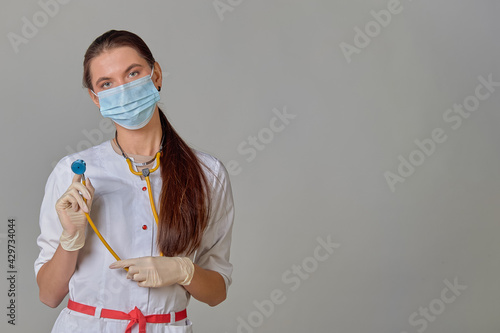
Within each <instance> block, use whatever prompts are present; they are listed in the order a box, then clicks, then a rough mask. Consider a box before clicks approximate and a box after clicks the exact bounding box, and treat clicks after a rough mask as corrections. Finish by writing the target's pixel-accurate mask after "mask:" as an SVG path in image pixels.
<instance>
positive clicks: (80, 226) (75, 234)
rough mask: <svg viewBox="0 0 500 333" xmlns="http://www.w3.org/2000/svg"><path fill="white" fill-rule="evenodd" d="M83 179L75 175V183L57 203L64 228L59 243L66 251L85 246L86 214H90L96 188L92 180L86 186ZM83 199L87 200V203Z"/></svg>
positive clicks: (88, 180) (58, 214) (87, 181)
mask: <svg viewBox="0 0 500 333" xmlns="http://www.w3.org/2000/svg"><path fill="white" fill-rule="evenodd" d="M81 179H82V175H75V176H74V177H73V183H71V185H70V186H69V187H68V189H67V190H66V192H64V194H63V195H62V196H61V197H60V198H59V200H57V202H56V211H57V216H58V217H59V221H60V222H61V225H62V227H63V232H62V234H61V237H60V239H59V242H60V244H61V247H62V248H63V249H65V250H66V251H76V250H79V249H81V248H82V247H83V245H85V228H86V227H87V218H86V216H85V214H84V212H85V213H89V212H90V208H91V206H92V198H93V196H94V187H93V186H92V183H91V182H90V179H88V178H87V180H86V186H85V185H83V184H82V183H81ZM83 198H85V199H87V203H85V201H84V200H83Z"/></svg>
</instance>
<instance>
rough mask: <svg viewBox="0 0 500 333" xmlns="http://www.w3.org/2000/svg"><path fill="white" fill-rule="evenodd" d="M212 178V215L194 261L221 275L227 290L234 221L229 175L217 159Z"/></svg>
mask: <svg viewBox="0 0 500 333" xmlns="http://www.w3.org/2000/svg"><path fill="white" fill-rule="evenodd" d="M215 171H216V172H214V174H215V177H214V178H213V180H214V181H213V192H212V205H211V210H212V211H211V218H210V220H209V224H208V226H207V229H206V230H205V233H204V235H203V239H202V242H201V245H200V248H199V251H201V252H199V253H198V257H197V258H196V259H195V263H196V264H197V265H199V266H200V267H202V268H204V269H208V270H212V271H216V272H218V273H219V274H221V275H222V277H223V278H224V282H225V284H226V293H227V291H228V288H229V286H230V285H231V282H232V279H231V274H232V272H233V265H232V264H231V263H230V262H229V255H230V248H231V237H232V228H233V220H234V204H233V194H232V190H231V183H230V180H229V175H228V172H227V170H226V168H225V167H224V165H223V164H222V163H221V162H220V161H218V160H217V168H215Z"/></svg>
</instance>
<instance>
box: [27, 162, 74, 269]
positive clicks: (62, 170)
mask: <svg viewBox="0 0 500 333" xmlns="http://www.w3.org/2000/svg"><path fill="white" fill-rule="evenodd" d="M67 170H70V166H68V162H67V159H66V158H63V159H62V160H61V161H60V162H59V163H58V164H57V165H56V167H55V168H54V170H53V171H52V173H51V174H50V176H49V178H48V180H47V183H46V185H45V195H44V197H43V201H42V205H41V208H40V220H39V224H40V235H39V236H38V238H37V245H38V247H39V248H40V254H39V255H38V258H37V259H36V260H35V265H34V266H35V275H38V271H39V270H40V268H41V267H42V266H43V264H45V263H46V262H47V261H49V260H50V259H52V256H53V255H54V252H55V251H56V249H57V246H58V245H59V237H60V236H61V233H62V230H63V229H62V226H61V223H60V222H59V218H58V216H57V212H56V208H55V205H56V201H57V200H58V199H59V198H60V196H61V195H62V194H63V193H64V192H65V191H66V189H67V188H68V187H69V185H70V184H71V180H72V178H71V177H72V176H71V173H70V172H68V171H67Z"/></svg>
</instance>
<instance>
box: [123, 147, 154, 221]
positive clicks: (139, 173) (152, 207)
mask: <svg viewBox="0 0 500 333" xmlns="http://www.w3.org/2000/svg"><path fill="white" fill-rule="evenodd" d="M160 154H161V153H160V152H157V153H156V166H155V167H154V168H153V169H151V170H149V173H152V172H155V171H156V170H157V169H158V168H159V167H160ZM126 160H127V163H128V168H129V169H130V172H132V173H133V174H134V175H136V176H144V175H143V173H142V172H137V171H135V170H134V168H133V167H132V161H131V160H130V158H127V159H126ZM149 173H148V175H147V176H144V178H145V179H146V184H147V185H148V194H149V202H150V203H151V211H152V212H153V216H154V218H155V222H156V226H158V220H159V218H158V213H157V212H156V207H155V202H154V199H153V192H152V191H151V181H150V180H149Z"/></svg>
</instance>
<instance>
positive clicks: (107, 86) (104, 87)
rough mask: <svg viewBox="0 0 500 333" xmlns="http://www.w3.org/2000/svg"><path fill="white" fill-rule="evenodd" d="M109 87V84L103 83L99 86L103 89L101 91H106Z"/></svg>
mask: <svg viewBox="0 0 500 333" xmlns="http://www.w3.org/2000/svg"><path fill="white" fill-rule="evenodd" d="M109 87H111V82H104V83H103V84H102V85H101V88H103V89H107V88H109Z"/></svg>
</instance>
